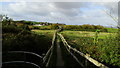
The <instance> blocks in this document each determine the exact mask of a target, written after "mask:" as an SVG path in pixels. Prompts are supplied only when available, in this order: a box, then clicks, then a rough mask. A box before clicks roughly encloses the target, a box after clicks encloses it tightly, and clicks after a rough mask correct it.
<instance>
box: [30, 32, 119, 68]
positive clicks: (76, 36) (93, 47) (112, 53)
mask: <svg viewBox="0 0 120 68" xmlns="http://www.w3.org/2000/svg"><path fill="white" fill-rule="evenodd" d="M32 31H33V32H35V33H38V34H50V35H51V34H52V33H53V32H54V30H32ZM60 33H61V34H62V35H63V36H64V37H65V39H66V40H67V42H68V43H69V44H70V45H71V46H72V47H74V48H76V49H78V50H80V51H81V52H83V53H85V54H88V55H90V56H91V57H92V58H94V59H96V60H98V61H99V62H101V63H103V64H105V65H108V66H109V67H111V68H112V67H115V68H117V67H119V65H120V59H119V57H120V55H119V49H118V47H119V45H118V40H117V39H116V37H117V33H116V32H100V33H99V34H98V41H97V43H96V44H94V38H95V33H96V32H90V31H70V30H64V31H62V32H60Z"/></svg>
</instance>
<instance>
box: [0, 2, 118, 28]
mask: <svg viewBox="0 0 120 68" xmlns="http://www.w3.org/2000/svg"><path fill="white" fill-rule="evenodd" d="M0 8H1V10H0V14H7V15H8V16H9V17H11V18H13V19H14V20H30V21H38V22H50V23H64V24H67V25H82V24H92V25H103V26H116V25H117V22H115V21H114V20H113V19H112V18H111V17H110V16H109V15H107V14H106V12H107V13H109V14H111V15H112V16H113V17H114V18H116V19H117V18H118V2H34V1H31V2H30V1H29V2H28V1H21V2H19V1H10V0H8V1H5V2H3V1H1V2H0ZM105 11H106V12H105Z"/></svg>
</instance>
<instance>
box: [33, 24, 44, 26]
mask: <svg viewBox="0 0 120 68" xmlns="http://www.w3.org/2000/svg"><path fill="white" fill-rule="evenodd" d="M33 26H43V25H41V24H35V25H33Z"/></svg>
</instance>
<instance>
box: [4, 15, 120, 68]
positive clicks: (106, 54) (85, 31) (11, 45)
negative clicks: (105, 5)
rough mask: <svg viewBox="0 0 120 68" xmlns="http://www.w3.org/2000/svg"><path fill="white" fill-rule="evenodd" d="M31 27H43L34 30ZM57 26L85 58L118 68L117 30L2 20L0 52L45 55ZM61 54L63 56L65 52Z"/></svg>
mask: <svg viewBox="0 0 120 68" xmlns="http://www.w3.org/2000/svg"><path fill="white" fill-rule="evenodd" d="M34 24H45V25H42V26H34ZM59 26H61V27H63V29H64V31H63V32H61V33H62V34H63V35H64V37H65V39H66V40H67V42H68V43H69V44H70V45H71V46H72V47H74V48H76V49H78V50H80V51H81V52H84V53H86V54H89V55H90V56H91V57H93V58H94V59H96V60H98V61H100V62H102V63H104V64H106V65H108V66H110V67H116V68H117V67H120V59H119V57H120V51H119V44H120V41H119V40H120V37H119V36H120V34H119V33H120V31H119V29H115V28H105V27H103V26H100V25H89V24H86V25H65V24H58V23H57V24H51V23H47V22H45V23H43V22H41V23H40V22H39V23H38V22H32V21H24V20H23V21H14V20H13V19H11V18H9V17H7V16H6V17H5V18H4V19H3V21H2V31H3V32H2V46H3V47H2V48H3V49H2V50H3V52H5V51H30V52H35V53H37V54H39V55H42V54H45V53H46V52H47V51H48V49H49V48H50V45H51V43H52V37H53V33H54V32H55V30H56V29H58V28H59ZM96 29H97V30H96ZM95 31H96V32H95ZM63 49H64V48H63ZM62 52H66V53H67V51H65V50H63V51H62ZM67 56H69V54H66V55H64V54H63V57H64V59H66V57H67ZM67 60H68V59H67ZM73 61H74V60H73ZM66 62H68V61H66ZM66 62H65V63H66ZM69 63H72V62H69ZM66 66H67V65H66ZM73 66H74V64H73ZM68 67H69V66H68Z"/></svg>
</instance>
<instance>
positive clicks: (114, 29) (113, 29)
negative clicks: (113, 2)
mask: <svg viewBox="0 0 120 68" xmlns="http://www.w3.org/2000/svg"><path fill="white" fill-rule="evenodd" d="M106 29H107V30H108V32H110V33H115V32H117V31H118V29H116V28H106Z"/></svg>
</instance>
